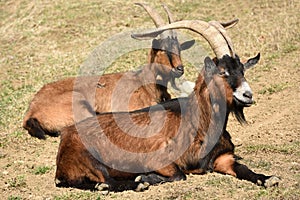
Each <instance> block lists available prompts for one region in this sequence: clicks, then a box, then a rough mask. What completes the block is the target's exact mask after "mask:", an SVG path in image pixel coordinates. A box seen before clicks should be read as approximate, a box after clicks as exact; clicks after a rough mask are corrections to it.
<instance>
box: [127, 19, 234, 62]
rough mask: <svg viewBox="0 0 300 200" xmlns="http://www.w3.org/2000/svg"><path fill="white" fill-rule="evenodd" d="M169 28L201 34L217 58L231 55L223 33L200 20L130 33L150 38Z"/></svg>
mask: <svg viewBox="0 0 300 200" xmlns="http://www.w3.org/2000/svg"><path fill="white" fill-rule="evenodd" d="M170 29H189V30H192V31H194V32H196V33H198V34H200V35H202V36H203V37H204V38H205V39H206V40H207V41H208V43H209V45H210V46H211V48H212V49H213V51H214V53H215V55H216V56H217V58H218V59H220V58H222V57H223V56H224V55H226V54H227V55H231V56H232V54H231V53H232V50H231V47H229V45H228V42H227V40H226V39H225V37H224V36H223V34H222V33H221V32H220V31H219V30H218V29H217V28H216V27H215V26H213V25H211V24H210V23H208V22H204V21H201V20H183V21H179V22H174V23H172V24H168V25H165V26H162V27H159V28H157V29H155V30H152V31H148V32H144V33H140V34H132V35H131V36H132V37H133V38H135V39H152V38H154V37H156V36H157V35H159V34H161V33H162V32H164V31H165V30H170ZM225 32H226V31H225Z"/></svg>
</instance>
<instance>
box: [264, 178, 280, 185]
mask: <svg viewBox="0 0 300 200" xmlns="http://www.w3.org/2000/svg"><path fill="white" fill-rule="evenodd" d="M279 182H280V178H278V177H277V176H271V177H270V178H268V179H267V180H265V183H264V186H265V187H273V186H278V184H279Z"/></svg>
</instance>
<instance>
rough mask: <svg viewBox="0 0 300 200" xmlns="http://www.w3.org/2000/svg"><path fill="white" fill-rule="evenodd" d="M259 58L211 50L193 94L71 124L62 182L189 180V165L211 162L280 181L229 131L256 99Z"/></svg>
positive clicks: (116, 186)
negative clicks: (253, 161)
mask: <svg viewBox="0 0 300 200" xmlns="http://www.w3.org/2000/svg"><path fill="white" fill-rule="evenodd" d="M258 60H259V55H258V56H256V57H255V58H253V59H250V60H249V61H248V62H247V63H246V64H244V65H243V64H242V63H241V62H240V60H239V58H238V57H237V56H235V58H232V57H230V56H228V55H224V56H223V58H221V59H219V60H218V62H217V65H216V64H215V63H214V62H213V61H212V60H211V59H210V58H208V57H207V58H206V59H205V61H204V69H203V70H202V72H201V73H200V74H199V76H198V78H197V81H196V85H195V88H194V93H192V94H191V95H190V96H189V97H188V98H185V99H177V100H171V101H167V102H164V103H162V104H159V105H156V106H153V107H149V108H147V109H142V110H139V111H133V112H130V113H126V112H123V113H106V114H100V115H97V116H95V117H91V118H88V119H86V120H84V121H82V122H80V123H78V124H76V125H73V126H69V127H65V128H64V129H63V130H62V132H61V135H62V136H61V142H60V146H59V150H58V155H57V161H56V164H57V170H56V185H57V186H60V187H61V186H62V187H78V188H91V189H93V188H94V187H95V185H96V184H97V183H105V184H106V185H108V186H109V189H110V190H114V191H122V190H126V189H136V188H137V187H138V188H137V189H138V190H141V189H142V187H140V184H143V183H145V182H148V183H150V184H156V183H160V182H167V181H177V180H184V179H186V175H185V174H187V173H197V174H202V173H205V172H206V171H208V170H213V171H215V172H219V173H223V174H230V175H232V176H235V177H237V178H239V179H245V180H248V181H251V182H253V183H255V184H258V185H263V186H265V187H268V186H273V185H277V184H278V182H279V179H278V178H277V177H275V176H265V175H263V174H256V173H255V172H253V171H251V170H250V169H248V168H247V167H246V166H245V165H242V164H239V163H238V162H237V161H235V158H234V145H233V143H232V142H231V137H230V134H229V133H228V132H227V131H226V125H227V119H228V115H229V113H230V112H233V113H235V114H236V115H239V116H243V109H242V108H243V107H244V106H249V103H250V102H252V96H251V97H249V95H248V94H247V93H249V89H250V88H249V87H247V86H246V87H245V84H243V81H242V80H243V79H244V72H245V70H246V69H247V68H249V67H251V66H252V65H255V64H256V63H257V62H258ZM245 66H247V68H245ZM236 91H238V92H239V93H242V95H244V96H247V97H245V98H247V101H245V100H246V99H245V98H240V96H238V95H235V94H234V93H235V92H236ZM137 175H139V177H138V179H136V180H135V181H134V179H135V177H136V176H137ZM124 181H126V184H124ZM100 186H101V185H100ZM146 186H147V185H146ZM100 189H103V187H102V186H101V187H100Z"/></svg>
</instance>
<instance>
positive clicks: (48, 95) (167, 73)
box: [23, 4, 194, 139]
mask: <svg viewBox="0 0 300 200" xmlns="http://www.w3.org/2000/svg"><path fill="white" fill-rule="evenodd" d="M138 5H140V6H142V7H143V8H144V9H145V10H146V11H147V12H148V14H149V15H150V16H151V18H152V20H153V21H154V23H155V25H156V27H160V26H162V25H164V22H163V20H162V18H161V17H160V16H159V15H158V13H156V12H155V11H154V10H153V9H151V8H150V7H149V6H148V5H146V4H138ZM164 8H165V10H166V12H167V14H168V18H169V22H170V23H171V22H172V20H173V19H172V18H173V17H172V16H171V13H170V12H169V10H168V9H167V8H166V7H164ZM193 44H194V40H192V41H187V42H185V43H183V44H181V45H180V44H179V42H178V40H177V36H176V33H175V32H174V31H172V30H170V31H168V32H167V33H163V34H161V35H160V39H154V40H153V42H152V49H151V50H150V53H149V64H148V65H147V66H145V67H144V68H143V69H142V70H140V71H138V72H128V73H116V74H105V75H102V76H88V77H72V78H66V79H63V80H59V81H56V82H53V83H49V84H46V85H45V86H43V87H42V88H41V89H40V90H39V91H38V92H37V94H36V95H35V96H34V98H33V100H32V101H31V103H30V106H29V109H28V111H27V113H26V115H25V117H24V120H23V127H24V128H25V129H26V130H28V133H29V134H30V135H32V136H34V137H37V138H39V139H45V135H50V136H58V134H59V131H60V130H61V128H63V127H65V126H68V125H71V124H74V120H75V122H77V121H80V120H82V119H85V118H87V117H90V116H93V115H95V113H101V112H110V111H128V110H129V111H130V110H136V109H140V108H144V107H147V106H150V105H153V104H156V103H158V102H162V101H165V100H167V99H170V97H171V96H170V94H169V93H168V92H167V88H166V86H167V84H168V82H171V84H172V86H173V87H175V82H174V79H175V78H178V77H180V76H181V75H182V74H183V73H184V68H183V65H182V62H181V57H180V51H181V50H185V49H188V48H190V47H191V46H192V45H193ZM158 76H160V77H161V78H162V79H161V80H159V82H156V81H157V77H158ZM117 86H120V87H117ZM120 99H122V100H123V102H124V101H125V102H126V103H128V104H125V103H122V104H120V103H119V100H120ZM112 105H113V107H112Z"/></svg>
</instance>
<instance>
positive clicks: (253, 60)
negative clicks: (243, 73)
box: [244, 53, 260, 70]
mask: <svg viewBox="0 0 300 200" xmlns="http://www.w3.org/2000/svg"><path fill="white" fill-rule="evenodd" d="M259 59H260V53H258V54H257V56H255V57H254V58H250V59H249V60H248V61H247V62H246V63H245V64H244V68H245V70H246V69H249V68H251V67H253V66H254V65H255V64H256V63H257V62H258V61H259Z"/></svg>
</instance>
